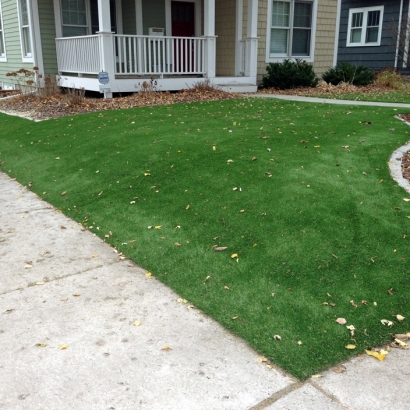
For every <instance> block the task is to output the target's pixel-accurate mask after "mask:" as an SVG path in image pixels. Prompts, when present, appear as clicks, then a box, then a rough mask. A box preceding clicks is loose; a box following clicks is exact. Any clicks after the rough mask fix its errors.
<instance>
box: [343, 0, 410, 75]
mask: <svg viewBox="0 0 410 410" xmlns="http://www.w3.org/2000/svg"><path fill="white" fill-rule="evenodd" d="M409 12H410V1H409V0H342V4H341V10H340V30H339V41H338V55H337V60H338V61H347V62H349V63H351V64H355V65H364V66H366V67H369V68H372V69H375V70H381V69H385V68H388V67H390V68H397V69H406V68H407V63H406V62H405V60H408V50H409V40H410V33H409V26H408V21H409ZM406 55H407V58H406Z"/></svg>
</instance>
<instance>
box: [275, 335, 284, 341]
mask: <svg viewBox="0 0 410 410" xmlns="http://www.w3.org/2000/svg"><path fill="white" fill-rule="evenodd" d="M273 338H274V339H275V340H282V337H281V336H279V335H273Z"/></svg>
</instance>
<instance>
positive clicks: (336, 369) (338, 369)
mask: <svg viewBox="0 0 410 410" xmlns="http://www.w3.org/2000/svg"><path fill="white" fill-rule="evenodd" d="M332 370H333V371H334V372H335V373H344V372H345V371H346V367H344V366H343V365H342V364H341V365H340V366H335V367H332Z"/></svg>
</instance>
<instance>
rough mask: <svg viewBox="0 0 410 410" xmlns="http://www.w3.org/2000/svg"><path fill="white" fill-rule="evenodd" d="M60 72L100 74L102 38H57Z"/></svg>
mask: <svg viewBox="0 0 410 410" xmlns="http://www.w3.org/2000/svg"><path fill="white" fill-rule="evenodd" d="M56 49H57V65H58V71H59V72H67V73H81V74H98V72H100V71H101V63H100V60H101V58H100V56H101V53H100V37H99V36H81V37H64V38H56Z"/></svg>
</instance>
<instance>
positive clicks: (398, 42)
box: [394, 0, 403, 68]
mask: <svg viewBox="0 0 410 410" xmlns="http://www.w3.org/2000/svg"><path fill="white" fill-rule="evenodd" d="M402 18H403V0H401V1H400V14H399V27H398V29H397V42H396V57H395V59H394V68H397V60H398V59H399V47H400V35H401V20H402Z"/></svg>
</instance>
